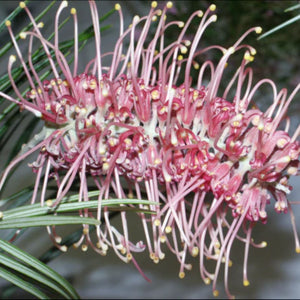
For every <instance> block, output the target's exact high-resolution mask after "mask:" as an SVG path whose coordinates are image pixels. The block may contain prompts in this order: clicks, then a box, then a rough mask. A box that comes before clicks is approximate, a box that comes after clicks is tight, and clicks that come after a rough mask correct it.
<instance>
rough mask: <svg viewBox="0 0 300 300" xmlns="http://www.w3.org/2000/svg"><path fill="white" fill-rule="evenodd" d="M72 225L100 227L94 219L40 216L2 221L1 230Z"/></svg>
mask: <svg viewBox="0 0 300 300" xmlns="http://www.w3.org/2000/svg"><path fill="white" fill-rule="evenodd" d="M70 224H88V225H100V222H99V221H98V220H96V219H93V218H83V217H70V216H49V215H47V216H41V217H40V216H38V217H28V218H19V219H10V220H3V221H0V229H9V228H27V227H40V226H51V225H53V226H58V225H70Z"/></svg>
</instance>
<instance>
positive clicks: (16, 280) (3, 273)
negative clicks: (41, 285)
mask: <svg viewBox="0 0 300 300" xmlns="http://www.w3.org/2000/svg"><path fill="white" fill-rule="evenodd" d="M0 277H2V278H4V279H6V280H7V281H9V282H11V283H12V284H14V285H16V286H18V287H20V288H21V289H23V290H24V291H27V292H28V293H30V294H32V295H34V296H36V297H37V298H39V299H49V298H48V297H47V296H46V295H45V294H44V293H42V292H41V291H40V290H39V289H37V288H36V287H34V286H33V285H32V284H30V283H29V282H27V281H25V280H23V279H21V278H20V277H18V276H17V275H15V274H13V273H11V272H9V271H7V270H5V269H4V268H1V267H0Z"/></svg>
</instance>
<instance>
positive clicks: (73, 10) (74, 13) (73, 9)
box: [70, 7, 77, 15]
mask: <svg viewBox="0 0 300 300" xmlns="http://www.w3.org/2000/svg"><path fill="white" fill-rule="evenodd" d="M70 12H71V15H76V12H77V11H76V8H75V7H72V8H71V10H70Z"/></svg>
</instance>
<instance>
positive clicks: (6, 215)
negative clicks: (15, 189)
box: [0, 199, 157, 229]
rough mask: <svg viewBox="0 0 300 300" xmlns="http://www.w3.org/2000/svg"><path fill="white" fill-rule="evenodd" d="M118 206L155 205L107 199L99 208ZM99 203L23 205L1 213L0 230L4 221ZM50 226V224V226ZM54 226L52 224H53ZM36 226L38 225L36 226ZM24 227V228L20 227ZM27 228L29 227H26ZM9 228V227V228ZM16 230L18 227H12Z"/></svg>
mask: <svg viewBox="0 0 300 300" xmlns="http://www.w3.org/2000/svg"><path fill="white" fill-rule="evenodd" d="M51 202H52V201H49V202H47V203H50V204H51ZM120 204H142V205H157V203H156V202H150V201H148V200H139V199H109V200H102V202H101V206H113V205H120ZM98 205H99V202H98V200H91V201H84V202H76V203H62V204H60V205H59V206H57V207H53V208H52V207H51V206H47V205H45V206H41V205H40V204H32V205H24V206H21V207H17V208H13V209H10V210H6V211H5V212H2V214H3V216H2V220H3V221H0V229H1V226H2V223H3V222H4V221H6V220H7V221H10V220H15V222H18V220H19V219H20V218H30V217H35V216H42V215H45V214H48V216H49V217H50V216H51V215H49V213H53V212H56V213H64V212H74V211H77V210H81V209H84V208H89V209H96V208H98ZM117 208H118V209H119V210H121V211H122V210H123V209H126V208H129V209H133V210H135V209H134V208H130V207H126V206H118V207H117ZM136 210H137V211H141V209H139V208H137V209H136ZM142 211H143V212H148V213H151V211H149V210H142ZM152 213H153V212H152ZM50 225H51V224H50ZM53 225H54V224H53ZM37 226H38V225H37ZM20 227H24V226H20ZM26 227H29V226H26ZM10 228H11V227H10ZM13 228H18V227H13Z"/></svg>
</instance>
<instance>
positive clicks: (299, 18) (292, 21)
mask: <svg viewBox="0 0 300 300" xmlns="http://www.w3.org/2000/svg"><path fill="white" fill-rule="evenodd" d="M298 20H300V15H298V16H296V17H294V18H292V19H290V20H288V21H286V22H284V23H282V24H280V25H278V26H276V27H274V28H273V29H271V30H269V31H267V32H265V33H264V34H262V35H261V36H260V37H258V38H257V39H258V40H261V39H263V38H265V37H266V36H268V35H270V34H272V33H274V32H275V31H278V30H280V29H282V28H284V27H285V26H288V25H290V24H292V23H294V22H296V21H298Z"/></svg>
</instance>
